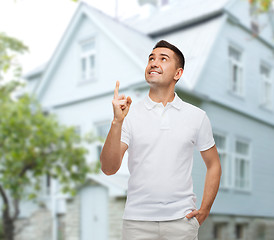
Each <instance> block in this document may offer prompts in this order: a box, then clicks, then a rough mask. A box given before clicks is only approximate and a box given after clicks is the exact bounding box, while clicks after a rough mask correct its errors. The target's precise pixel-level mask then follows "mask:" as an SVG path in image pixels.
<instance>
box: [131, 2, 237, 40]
mask: <svg viewBox="0 0 274 240" xmlns="http://www.w3.org/2000/svg"><path fill="white" fill-rule="evenodd" d="M234 1H235V0H218V1H216V0H191V1H175V2H174V3H173V4H170V5H168V6H166V7H164V8H162V9H159V10H156V11H155V12H154V13H153V14H152V15H151V16H149V17H148V18H144V19H140V18H139V17H135V18H131V19H127V20H126V23H127V24H128V25H129V26H131V27H133V28H135V29H136V30H138V31H140V32H143V33H145V34H149V35H152V36H155V35H160V34H163V33H165V32H166V31H170V30H172V29H177V28H181V27H183V26H186V25H190V24H191V23H192V22H197V21H203V20H204V19H208V18H212V17H214V16H216V15H218V14H221V13H222V12H223V10H224V9H225V8H226V7H227V5H229V4H230V3H231V2H234Z"/></svg>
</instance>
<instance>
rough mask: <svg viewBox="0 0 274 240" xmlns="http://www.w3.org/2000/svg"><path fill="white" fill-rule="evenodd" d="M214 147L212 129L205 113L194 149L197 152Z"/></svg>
mask: <svg viewBox="0 0 274 240" xmlns="http://www.w3.org/2000/svg"><path fill="white" fill-rule="evenodd" d="M214 145H215V141H214V138H213V133H212V128H211V124H210V121H209V118H208V116H207V114H206V113H205V115H204V118H203V121H202V124H201V127H200V129H199V131H198V135H197V139H196V147H197V149H198V150H199V151H205V150H207V149H209V148H211V147H213V146H214Z"/></svg>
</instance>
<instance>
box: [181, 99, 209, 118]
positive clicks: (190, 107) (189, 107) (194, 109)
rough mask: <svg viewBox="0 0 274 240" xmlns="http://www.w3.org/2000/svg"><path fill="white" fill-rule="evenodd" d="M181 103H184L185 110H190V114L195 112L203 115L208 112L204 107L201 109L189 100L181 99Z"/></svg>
mask: <svg viewBox="0 0 274 240" xmlns="http://www.w3.org/2000/svg"><path fill="white" fill-rule="evenodd" d="M181 104H182V109H183V110H185V111H188V112H189V114H195V115H201V116H203V115H204V114H205V113H206V112H205V111H204V110H203V109H201V108H199V107H197V106H195V105H193V104H191V103H189V102H185V101H183V100H181Z"/></svg>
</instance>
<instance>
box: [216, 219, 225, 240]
mask: <svg viewBox="0 0 274 240" xmlns="http://www.w3.org/2000/svg"><path fill="white" fill-rule="evenodd" d="M225 228H226V224H225V223H215V224H214V226H213V239H216V240H225V239H226V238H225V237H226V234H225Z"/></svg>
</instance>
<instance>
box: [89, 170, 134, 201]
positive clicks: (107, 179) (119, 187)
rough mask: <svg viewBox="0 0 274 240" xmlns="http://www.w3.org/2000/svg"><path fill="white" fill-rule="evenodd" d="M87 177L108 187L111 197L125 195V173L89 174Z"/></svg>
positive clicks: (127, 176) (126, 178)
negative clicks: (108, 174)
mask: <svg viewBox="0 0 274 240" xmlns="http://www.w3.org/2000/svg"><path fill="white" fill-rule="evenodd" d="M89 178H90V179H91V180H93V181H95V182H97V183H98V184H101V185H103V186H105V187H107V188H108V190H109V195H110V196H112V197H125V196H126V194H127V187H128V179H129V175H127V174H114V175H110V176H107V175H105V174H104V173H102V172H101V173H99V174H94V173H93V174H90V175H89Z"/></svg>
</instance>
